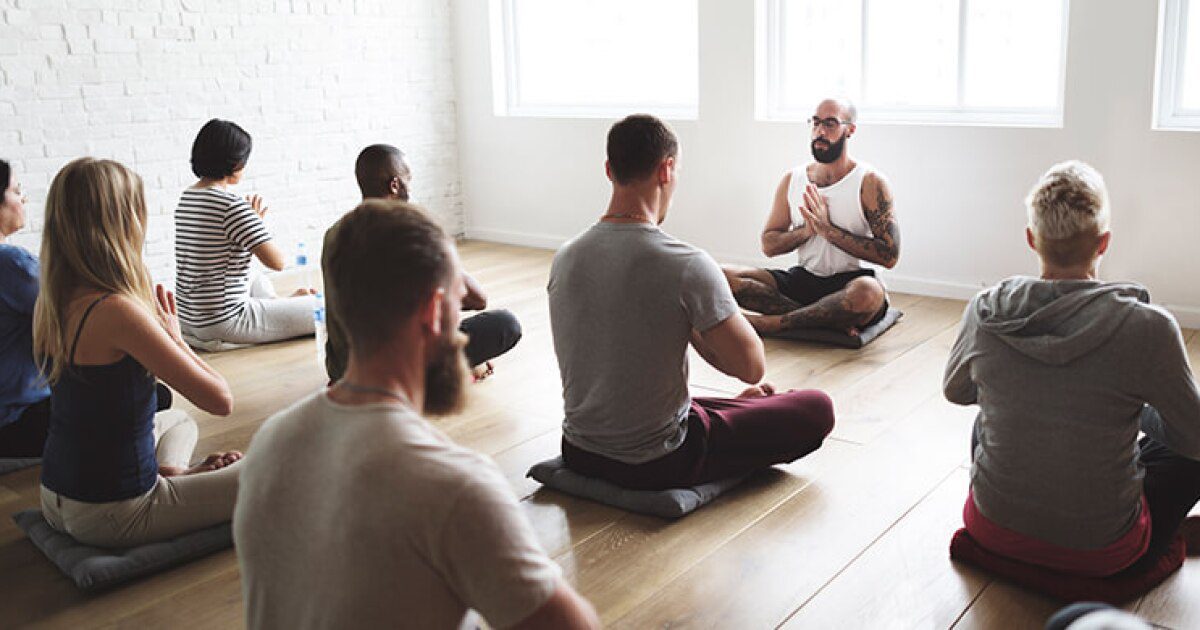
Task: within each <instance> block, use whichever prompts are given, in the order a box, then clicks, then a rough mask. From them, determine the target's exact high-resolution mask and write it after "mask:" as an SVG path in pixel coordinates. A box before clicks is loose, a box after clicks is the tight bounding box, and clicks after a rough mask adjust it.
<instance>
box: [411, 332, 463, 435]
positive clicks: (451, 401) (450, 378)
mask: <svg viewBox="0 0 1200 630" xmlns="http://www.w3.org/2000/svg"><path fill="white" fill-rule="evenodd" d="M466 345H467V336H466V335H464V334H462V333H461V332H459V331H458V330H455V329H454V328H451V329H450V332H449V334H447V335H446V336H445V337H444V338H443V340H442V341H441V343H439V344H438V349H437V351H436V354H435V356H434V358H433V360H432V361H430V362H429V365H427V366H426V367H425V405H424V407H423V409H422V411H423V412H424V413H426V414H428V415H431V416H446V415H450V414H453V413H457V412H459V411H461V410H462V407H463V405H464V404H465V403H466V400H467V397H466V383H467V373H468V369H467V359H466V357H465V356H464V355H463V348H464V347H466Z"/></svg>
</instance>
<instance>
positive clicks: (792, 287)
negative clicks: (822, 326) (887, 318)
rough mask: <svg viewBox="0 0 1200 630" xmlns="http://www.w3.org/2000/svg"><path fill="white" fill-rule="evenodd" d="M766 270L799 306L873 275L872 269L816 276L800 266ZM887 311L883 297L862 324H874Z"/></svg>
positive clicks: (781, 291) (813, 301) (885, 300)
mask: <svg viewBox="0 0 1200 630" xmlns="http://www.w3.org/2000/svg"><path fill="white" fill-rule="evenodd" d="M767 272H768V273H770V274H771V277H773V278H775V286H777V287H779V292H780V293H782V294H783V295H784V297H787V298H788V299H790V300H792V301H794V302H796V303H797V304H799V305H800V306H808V305H809V304H813V303H815V302H816V301H817V300H820V299H821V298H823V297H825V296H826V295H829V294H830V293H837V292H838V291H841V290H842V289H844V288H846V285H847V284H850V281H851V280H853V279H855V278H861V277H863V276H870V277H872V278H874V277H875V270H874V269H856V270H854V271H843V272H842V273H835V274H833V275H832V276H818V275H816V274H814V273H812V272H810V271H809V270H807V269H805V268H804V267H800V266H796V267H792V268H791V269H788V270H786V271H785V270H783V269H768V270H767ZM887 312H888V301H887V298H886V297H885V298H884V300H883V306H881V307H880V308H879V312H877V313H875V316H874V317H872V318H871V321H869V322H867V323H866V324H864V326H873V325H875V324H876V323H878V322H879V320H881V319H883V316H884V315H887Z"/></svg>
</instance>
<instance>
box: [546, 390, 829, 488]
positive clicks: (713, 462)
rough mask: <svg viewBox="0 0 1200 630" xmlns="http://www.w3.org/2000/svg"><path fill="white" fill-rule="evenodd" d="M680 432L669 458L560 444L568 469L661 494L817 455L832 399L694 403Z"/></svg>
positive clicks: (803, 395)
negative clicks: (638, 457) (643, 458)
mask: <svg viewBox="0 0 1200 630" xmlns="http://www.w3.org/2000/svg"><path fill="white" fill-rule="evenodd" d="M687 423H688V433H687V438H686V439H685V440H684V441H683V444H681V445H680V446H679V448H678V449H676V450H675V451H674V452H672V453H670V454H668V455H664V456H663V457H660V458H658V459H654V460H650V461H648V462H645V463H642V464H626V463H624V462H619V461H616V460H614V459H610V458H608V457H604V456H603V455H597V454H595V453H591V452H588V451H585V450H583V449H581V448H578V447H576V446H574V445H573V444H571V443H570V442H567V441H566V439H563V442H562V454H563V461H564V462H565V463H566V465H567V467H568V468H570V469H571V470H573V471H575V472H577V473H579V474H581V475H584V476H587V477H597V478H600V479H604V480H606V481H609V482H611V483H614V484H616V485H618V486H622V487H625V488H632V489H635V490H663V489H666V488H681V487H686V486H694V485H697V484H702V483H707V482H710V481H716V480H718V479H728V478H731V477H738V476H741V475H745V474H748V473H750V472H753V471H755V470H758V469H760V468H766V467H767V466H770V465H772V464H782V463H786V462H790V461H795V460H797V459H800V458H801V457H804V456H805V455H807V454H809V453H811V452H813V451H815V450H817V449H818V448H819V447H820V446H821V443H822V442H824V440H825V436H827V435H829V432H830V431H832V430H833V401H831V400H830V399H829V396H827V395H825V393H824V392H821V391H817V390H811V389H810V390H804V391H793V392H787V393H785V394H776V395H774V396H767V397H764V398H694V399H692V408H691V411H690V412H689V413H688V418H687Z"/></svg>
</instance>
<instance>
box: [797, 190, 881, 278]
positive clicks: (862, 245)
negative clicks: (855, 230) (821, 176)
mask: <svg viewBox="0 0 1200 630" xmlns="http://www.w3.org/2000/svg"><path fill="white" fill-rule="evenodd" d="M804 198H805V200H806V202H807V204H806V205H807V206H808V207H809V208H812V210H801V213H802V214H803V215H804V217H805V219H806V220H807V222H808V223H811V224H813V227H814V228H815V229H816V231H817V233H818V234H820V235H821V236H824V237H825V238H826V239H827V240H828V241H829V242H830V243H833V244H834V246H836V247H837V248H838V249H840V250H842V251H844V252H846V253H847V254H850V255H851V256H854V257H856V258H860V259H862V260H865V261H867V262H872V263H875V264H877V265H882V266H884V267H887V268H888V269H891V268H892V267H895V266H896V263H897V262H898V261H899V260H900V227H899V225H898V224H897V223H896V216H895V214H893V212H892V191H891V189H890V188H889V187H888V183H887V180H886V179H884V178H883V176H882V175H880V174H878V173H870V174H868V175H867V176H866V177H864V178H863V184H862V191H861V193H860V198H861V200H862V207H863V216H865V217H866V219H867V224H868V225H870V226H871V234H872V235H871V236H858V235H857V234H851V233H850V232H848V231H846V230H845V229H844V228H842V227H840V226H837V225H834V224H833V223H831V222H830V221H829V208H828V206H827V205H826V203H825V198H824V197H822V196H821V194H820V193H819V192H817V190H816V188H814V187H811V186H810V187H809V188H808V190H806V191H805V193H804Z"/></svg>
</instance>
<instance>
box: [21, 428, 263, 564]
mask: <svg viewBox="0 0 1200 630" xmlns="http://www.w3.org/2000/svg"><path fill="white" fill-rule="evenodd" d="M198 436H199V429H198V428H197V427H196V423H195V421H193V420H192V419H191V418H190V417H189V416H188V415H187V414H186V413H184V412H182V411H179V410H177V409H168V410H166V411H160V412H159V413H157V414H155V415H154V440H155V455H156V456H157V458H158V463H159V465H160V466H181V467H183V466H187V465H188V463H189V460H190V459H191V456H192V451H193V449H195V448H196V439H197V438H198ZM240 470H241V462H240V461H239V462H237V463H235V464H233V465H231V466H226V467H225V468H222V469H220V470H216V471H213V472H206V473H197V474H194V475H179V476H175V477H163V476H161V475H160V476H159V477H158V481H157V482H156V483H155V485H154V487H153V488H151V489H150V491H149V492H147V493H146V494H143V495H142V496H140V497H134V498H132V499H125V500H123V501H112V502H109V503H88V502H85V501H76V500H74V499H69V498H67V497H64V496H62V495H60V494H58V493H56V492H54V491H52V490H49V489H47V488H46V487H45V486H42V488H41V499H42V514H43V515H44V516H45V518H46V521H47V522H48V523H50V526H51V527H53V528H54V529H57V530H58V531H60V532H65V533H67V534H69V535H70V536H71V537H72V538H74V539H75V540H78V541H79V542H81V543H84V544H85V545H93V546H96V547H132V546H136V545H144V544H146V543H151V542H157V541H161V540H166V539H169V538H174V537H175V536H179V535H180V534H184V533H187V532H190V531H195V530H198V529H203V528H205V527H209V526H212V525H216V524H218V523H223V522H225V521H228V520H230V519H231V518H232V517H233V505H234V503H235V502H236V501H237V488H238V474H239V472H240Z"/></svg>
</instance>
